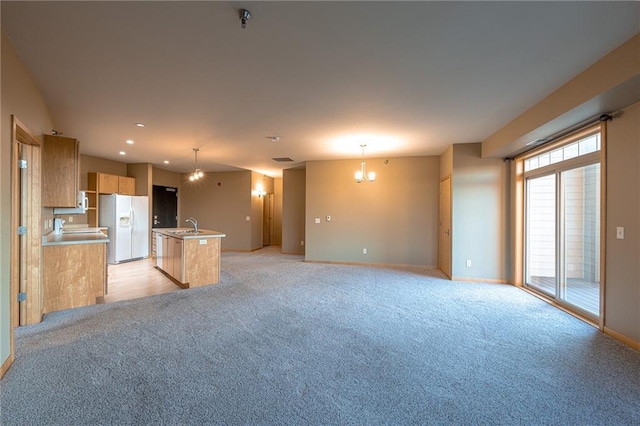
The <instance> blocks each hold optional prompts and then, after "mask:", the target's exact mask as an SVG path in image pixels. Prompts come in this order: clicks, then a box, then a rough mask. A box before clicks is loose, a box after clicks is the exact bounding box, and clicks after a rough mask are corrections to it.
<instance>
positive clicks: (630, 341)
mask: <svg viewBox="0 0 640 426" xmlns="http://www.w3.org/2000/svg"><path fill="white" fill-rule="evenodd" d="M603 331H604V334H606V335H607V336H611V337H613V338H614V339H616V340H618V341H620V342H622V343H624V344H625V345H627V346H631V347H632V348H633V349H635V350H637V351H640V342H638V341H636V340H633V339H632V338H631V337H627V336H625V335H624V334H622V333H618V332H617V331H614V330H612V329H610V328H609V327H605V328H604V330H603Z"/></svg>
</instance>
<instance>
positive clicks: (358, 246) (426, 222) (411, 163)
mask: <svg viewBox="0 0 640 426" xmlns="http://www.w3.org/2000/svg"><path fill="white" fill-rule="evenodd" d="M366 163H367V171H375V172H376V173H377V180H376V181H375V182H373V183H366V182H363V183H356V182H355V180H354V172H355V171H356V170H357V169H358V168H359V161H357V160H338V161H310V162H307V172H306V225H305V226H306V259H307V260H311V261H336V262H356V263H382V264H384V263H392V264H406V265H424V266H435V265H437V264H438V191H439V176H440V159H439V157H403V158H390V159H388V161H387V160H385V159H367V160H366ZM327 216H331V221H327ZM315 218H320V223H319V224H316V223H315V220H314V219H315ZM363 248H366V249H367V254H363V252H362V250H363Z"/></svg>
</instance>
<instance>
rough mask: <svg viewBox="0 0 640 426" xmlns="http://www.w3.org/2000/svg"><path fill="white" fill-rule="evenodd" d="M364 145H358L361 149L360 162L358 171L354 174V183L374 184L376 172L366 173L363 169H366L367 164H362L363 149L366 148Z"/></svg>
mask: <svg viewBox="0 0 640 426" xmlns="http://www.w3.org/2000/svg"><path fill="white" fill-rule="evenodd" d="M366 146H367V145H366V144H362V145H360V147H361V148H362V162H361V163H360V170H358V171H357V172H356V182H357V183H361V182H363V181H365V182H375V180H376V172H369V173H367V172H366V170H365V168H366V167H367V163H365V162H364V149H365V148H366Z"/></svg>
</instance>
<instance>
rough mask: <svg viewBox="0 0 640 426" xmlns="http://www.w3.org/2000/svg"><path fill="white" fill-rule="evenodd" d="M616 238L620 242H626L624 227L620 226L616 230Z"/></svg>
mask: <svg viewBox="0 0 640 426" xmlns="http://www.w3.org/2000/svg"><path fill="white" fill-rule="evenodd" d="M616 238H617V239H619V240H624V226H618V227H617V228H616Z"/></svg>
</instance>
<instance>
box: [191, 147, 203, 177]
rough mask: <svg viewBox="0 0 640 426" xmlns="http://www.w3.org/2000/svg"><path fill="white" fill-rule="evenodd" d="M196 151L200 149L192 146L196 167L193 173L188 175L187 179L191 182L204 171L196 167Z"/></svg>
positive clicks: (201, 175)
mask: <svg viewBox="0 0 640 426" xmlns="http://www.w3.org/2000/svg"><path fill="white" fill-rule="evenodd" d="M198 151H200V150H199V149H198V148H193V152H194V154H195V157H196V169H195V170H194V171H193V173H191V175H189V180H190V181H192V182H193V181H194V180H198V179H200V178H201V177H203V176H204V173H202V170H200V169H199V168H198Z"/></svg>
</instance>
